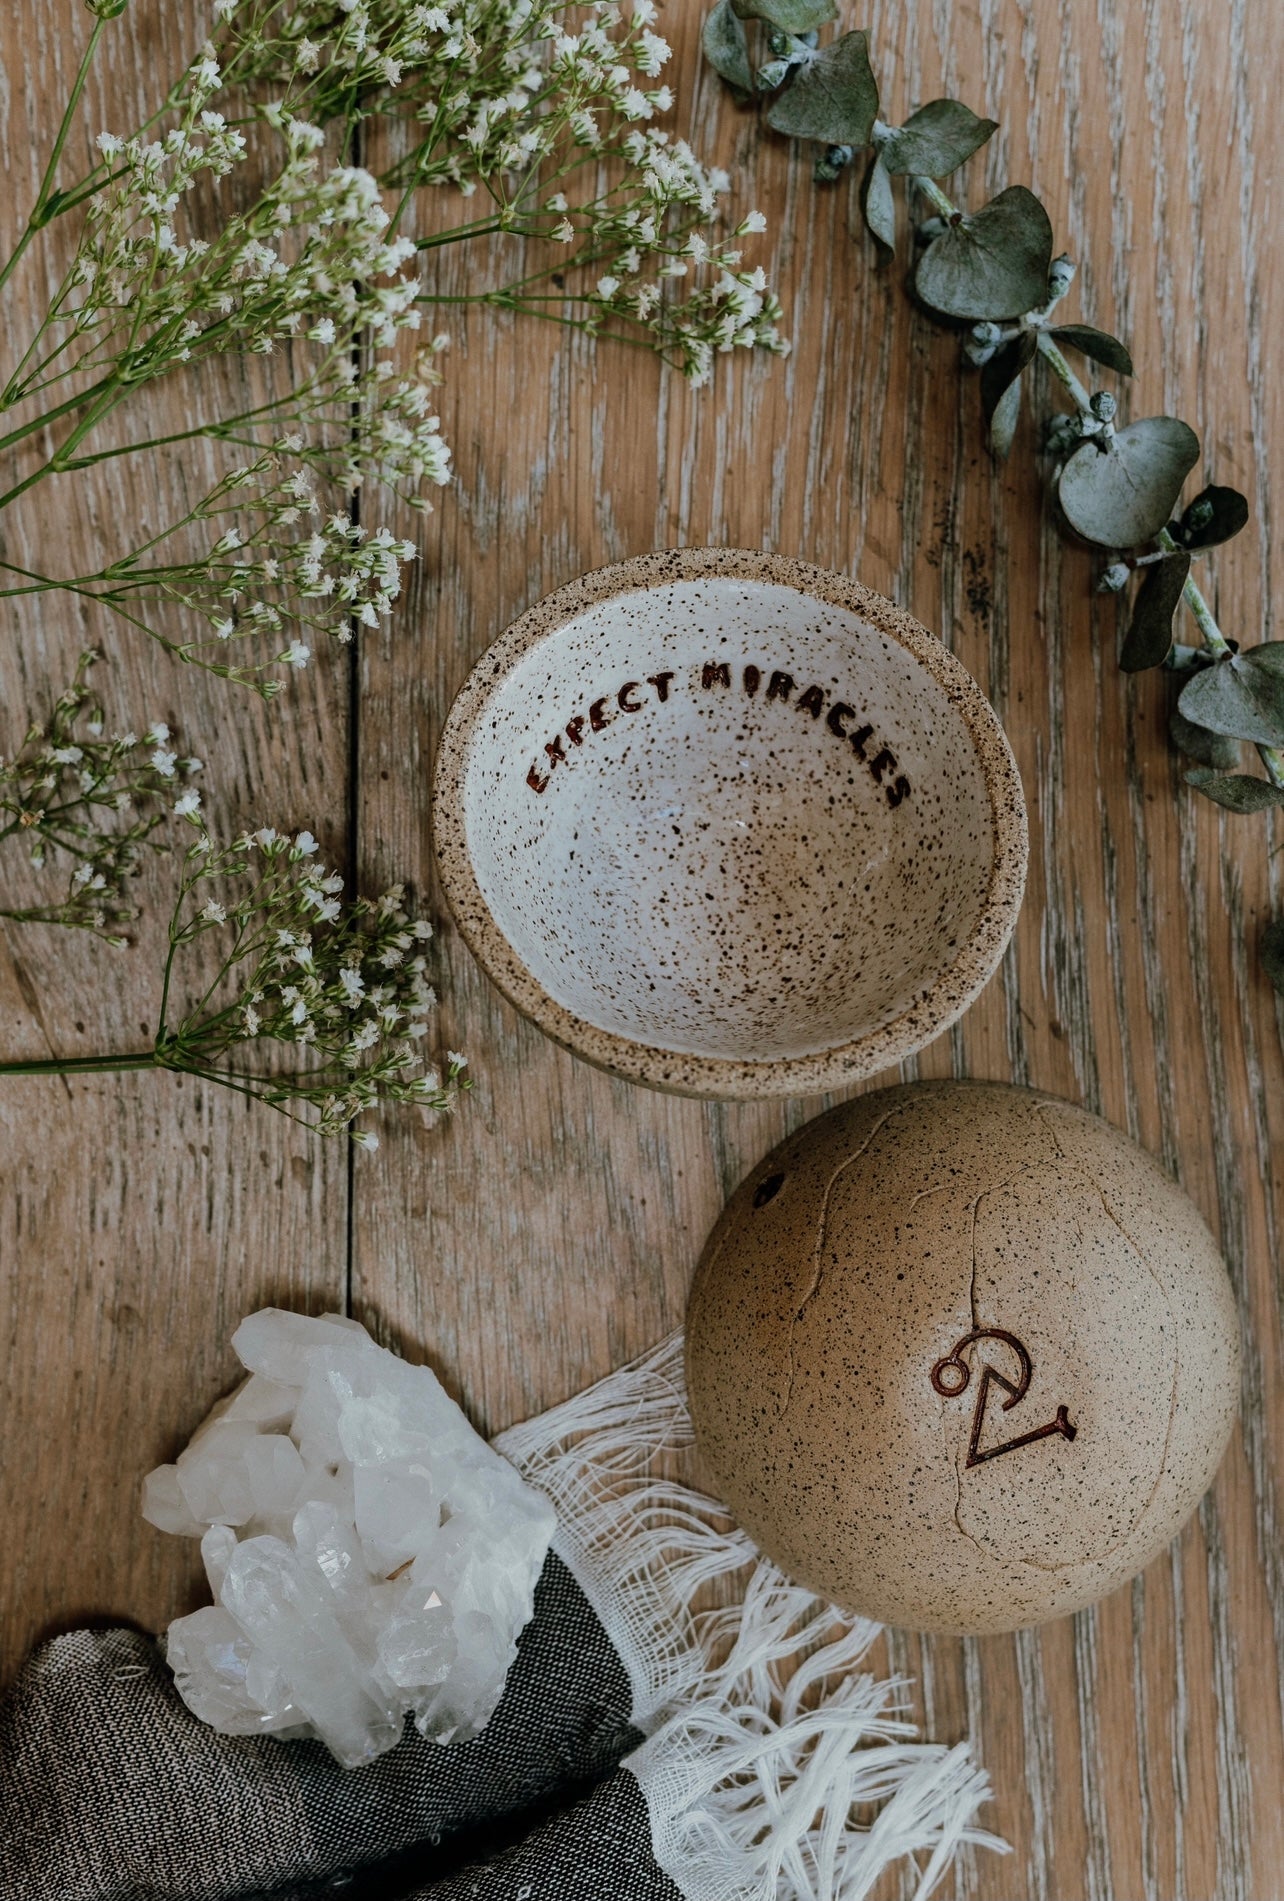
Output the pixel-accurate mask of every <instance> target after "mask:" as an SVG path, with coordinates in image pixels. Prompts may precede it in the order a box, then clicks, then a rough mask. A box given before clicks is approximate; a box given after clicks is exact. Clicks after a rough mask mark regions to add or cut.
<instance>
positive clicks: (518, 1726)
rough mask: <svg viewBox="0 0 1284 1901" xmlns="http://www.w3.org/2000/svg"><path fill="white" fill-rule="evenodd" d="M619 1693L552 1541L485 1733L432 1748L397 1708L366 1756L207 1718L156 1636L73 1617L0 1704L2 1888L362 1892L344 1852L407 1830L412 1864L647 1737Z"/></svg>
mask: <svg viewBox="0 0 1284 1901" xmlns="http://www.w3.org/2000/svg"><path fill="white" fill-rule="evenodd" d="M629 1703H630V1695H629V1685H628V1680H627V1677H626V1675H625V1672H624V1669H623V1667H622V1665H621V1664H620V1661H619V1659H618V1658H617V1656H616V1654H615V1652H614V1650H613V1649H612V1647H611V1645H610V1643H609V1642H608V1640H607V1638H606V1635H605V1632H604V1631H603V1630H602V1627H601V1624H600V1623H599V1622H598V1620H597V1617H596V1616H595V1615H594V1613H593V1611H592V1609H591V1608H590V1606H589V1603H588V1601H587V1599H586V1598H585V1596H584V1594H583V1592H582V1591H581V1590H580V1588H579V1586H578V1585H577V1584H576V1583H575V1580H574V1579H573V1578H572V1577H571V1575H570V1573H569V1571H567V1569H566V1567H565V1566H564V1565H563V1564H562V1563H561V1562H560V1560H559V1559H558V1558H557V1557H555V1556H553V1555H551V1554H550V1556H549V1558H548V1560H547V1563H546V1564H545V1568H544V1572H543V1575H542V1577H541V1579H540V1582H539V1586H538V1588H537V1590H536V1594H535V1615H534V1617H533V1619H532V1620H531V1622H530V1624H529V1625H528V1626H527V1628H526V1630H525V1631H524V1632H523V1633H522V1637H521V1640H520V1642H519V1645H518V1657H517V1661H516V1663H515V1664H514V1666H513V1669H512V1671H511V1672H510V1674H509V1678H508V1682H507V1684H506V1686H505V1689H504V1695H503V1698H502V1700H501V1702H500V1704H499V1707H498V1709H497V1710H496V1712H495V1714H494V1716H493V1717H492V1718H491V1720H490V1722H489V1724H488V1725H487V1727H486V1729H485V1731H484V1733H483V1734H482V1735H481V1736H479V1737H477V1738H476V1739H475V1740H474V1741H472V1742H469V1743H461V1744H459V1745H456V1746H454V1747H451V1748H446V1749H443V1748H441V1747H440V1746H439V1745H437V1744H436V1743H430V1742H425V1741H424V1739H423V1738H422V1737H421V1736H419V1735H418V1733H417V1732H416V1731H415V1730H414V1729H413V1727H412V1726H410V1725H407V1734H406V1737H405V1738H404V1739H403V1741H402V1742H401V1743H400V1744H399V1745H398V1746H397V1748H396V1749H394V1750H391V1751H389V1753H388V1754H387V1755H386V1756H382V1757H380V1758H379V1759H378V1760H377V1761H376V1762H373V1763H371V1764H370V1765H369V1766H368V1767H366V1768H363V1769H356V1770H344V1769H341V1768H340V1767H339V1766H338V1764H337V1763H335V1762H334V1761H333V1759H332V1758H331V1757H330V1755H329V1754H328V1752H327V1751H326V1750H325V1749H323V1748H322V1747H321V1746H320V1745H319V1744H316V1743H278V1742H274V1741H272V1740H270V1739H267V1738H263V1739H259V1738H238V1737H227V1736H219V1735H216V1734H215V1733H214V1731H212V1730H210V1729H207V1728H206V1727H205V1725H204V1724H202V1723H199V1722H198V1721H197V1720H196V1718H195V1717H194V1716H192V1715H191V1713H190V1711H188V1709H187V1708H186V1706H185V1705H184V1704H183V1703H182V1701H181V1700H180V1698H179V1697H178V1695H177V1693H176V1691H175V1689H174V1686H173V1682H172V1679H171V1677H170V1674H169V1671H168V1669H167V1668H166V1666H165V1664H164V1662H163V1659H162V1657H161V1654H160V1650H159V1646H158V1645H156V1644H155V1643H154V1642H153V1641H152V1640H151V1639H150V1638H147V1637H142V1636H140V1635H138V1634H137V1633H135V1632H132V1631H123V1630H111V1631H102V1632H94V1631H76V1632H73V1633H72V1634H71V1635H70V1636H67V1637H59V1638H55V1639H54V1640H53V1641H52V1642H51V1643H49V1644H45V1645H44V1646H42V1647H41V1649H40V1650H38V1651H37V1652H36V1653H35V1655H34V1656H33V1657H32V1659H31V1660H30V1662H29V1663H28V1665H27V1667H26V1669H25V1671H24V1672H23V1674H22V1675H21V1676H20V1677H19V1679H18V1681H17V1683H16V1684H15V1686H14V1688H13V1690H12V1691H11V1692H10V1693H9V1695H8V1697H7V1698H6V1699H5V1702H4V1704H3V1706H0V1901H231V1897H241V1896H247V1895H252V1894H262V1893H265V1892H271V1891H275V1892H277V1893H281V1892H283V1891H284V1892H290V1891H291V1890H294V1891H297V1892H300V1893H301V1892H303V1891H304V1890H305V1888H306V1889H307V1890H308V1891H310V1892H316V1888H315V1884H316V1883H317V1881H318V1880H321V1881H323V1882H326V1883H328V1884H329V1885H330V1886H331V1887H333V1884H334V1879H335V1877H345V1876H346V1877H349V1879H347V1880H343V1881H341V1885H340V1886H339V1888H338V1889H337V1890H335V1891H336V1892H340V1893H343V1894H344V1895H346V1896H355V1895H357V1894H359V1893H360V1892H361V1888H360V1886H359V1881H360V1879H361V1877H360V1876H357V1877H356V1879H352V1877H353V1876H354V1871H357V1870H359V1869H361V1868H363V1867H367V1868H368V1867H369V1866H370V1865H371V1864H373V1863H375V1862H377V1861H380V1860H387V1858H389V1857H391V1856H394V1855H397V1854H398V1853H400V1852H402V1851H405V1850H406V1849H408V1848H410V1847H412V1846H415V1847H416V1848H417V1854H416V1857H415V1866H414V1870H413V1877H414V1878H416V1879H417V1880H418V1881H419V1882H420V1884H422V1883H423V1882H424V1881H426V1880H429V1879H430V1878H432V1875H433V1869H434V1866H437V1865H440V1867H441V1869H442V1871H443V1873H444V1872H446V1871H447V1870H449V1869H455V1868H458V1867H459V1866H460V1864H461V1859H465V1860H467V1859H475V1858H476V1857H478V1856H484V1855H487V1854H488V1853H489V1852H490V1850H491V1849H492V1847H493V1846H494V1845H495V1836H496V1828H495V1827H494V1826H493V1824H494V1823H495V1821H496V1818H499V1817H503V1816H505V1815H511V1814H514V1813H516V1814H517V1815H518V1816H521V1817H530V1816H532V1815H535V1814H538V1813H539V1811H540V1807H541V1805H543V1806H545V1807H547V1806H548V1805H550V1804H551V1803H552V1802H553V1800H554V1798H556V1797H557V1796H558V1794H559V1793H563V1794H564V1795H566V1796H567V1797H571V1798H573V1797H574V1796H576V1795H577V1794H578V1793H579V1792H580V1791H581V1790H582V1789H583V1788H584V1786H585V1783H586V1782H587V1781H589V1780H590V1779H596V1778H600V1777H602V1776H604V1775H607V1774H608V1773H609V1772H610V1771H611V1770H613V1769H614V1767H615V1765H616V1764H617V1763H618V1762H619V1760H620V1758H621V1756H623V1755H624V1754H626V1753H627V1752H628V1750H630V1749H631V1748H633V1747H634V1746H635V1745H636V1743H637V1742H638V1741H639V1740H640V1739H639V1737H638V1734H637V1732H636V1731H635V1730H633V1729H632V1728H631V1726H630V1724H629V1721H628V1712H629ZM626 1780H628V1782H629V1783H630V1786H632V1787H633V1788H634V1789H635V1790H636V1784H633V1783H632V1778H626ZM589 1799H590V1801H591V1800H592V1798H589ZM639 1800H640V1797H639ZM572 1812H574V1811H572ZM488 1824H491V1825H492V1826H491V1828H490V1832H489V1835H488V1833H487V1825H488ZM470 1831H473V1832H474V1833H472V1834H470ZM608 1833H609V1831H608ZM503 1839H507V1837H504V1838H503ZM645 1839H646V1838H645V1835H644V1841H645ZM322 1891H323V1892H324V1891H325V1889H323V1890H322ZM385 1891H386V1884H385ZM370 1892H371V1895H372V1896H373V1895H374V1894H375V1893H376V1892H377V1889H376V1888H375V1887H373V1886H372V1887H371V1890H370ZM403 1892H404V1889H403ZM465 1892H467V1891H466V1890H465ZM479 1892H483V1893H484V1892H489V1890H479ZM497 1892H498V1891H497ZM593 1892H594V1894H595V1895H597V1896H600V1897H602V1901H607V1898H608V1897H610V1896H612V1895H614V1894H615V1893H616V1892H617V1890H616V1889H614V1888H612V1887H610V1886H609V1885H607V1886H602V1887H600V1888H598V1889H596V1890H594V1891H593ZM620 1892H623V1891H620ZM649 1893H650V1891H649V1890H639V1895H642V1896H645V1895H649Z"/></svg>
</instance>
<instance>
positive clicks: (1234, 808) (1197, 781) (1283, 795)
mask: <svg viewBox="0 0 1284 1901" xmlns="http://www.w3.org/2000/svg"><path fill="white" fill-rule="evenodd" d="M1186 782H1187V784H1188V785H1193V786H1195V787H1196V788H1197V789H1198V790H1199V791H1200V792H1202V793H1203V795H1204V797H1205V798H1206V799H1211V800H1212V801H1213V803H1214V805H1223V806H1225V808H1226V810H1227V811H1228V812H1264V811H1265V810H1266V808H1267V806H1270V805H1284V788H1281V787H1280V786H1277V785H1272V784H1271V782H1270V780H1269V779H1254V778H1253V777H1252V776H1251V775H1250V774H1249V773H1247V772H1232V773H1228V774H1227V775H1226V776H1225V777H1219V776H1218V774H1217V773H1215V772H1188V773H1187V774H1186Z"/></svg>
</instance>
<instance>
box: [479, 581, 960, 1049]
mask: <svg viewBox="0 0 1284 1901" xmlns="http://www.w3.org/2000/svg"><path fill="white" fill-rule="evenodd" d="M460 805H461V811H462V818H463V826H464V831H465V834H466V840H467V848H468V852H469V855H470V858H471V861H472V866H473V871H474V875H475V878H476V881H477V885H478V887H479V889H480V891H481V894H482V896H483V898H484V899H485V902H486V905H487V906H488V907H489V909H490V912H491V914H492V917H493V920H494V923H495V925H496V926H497V927H498V929H499V931H500V932H501V933H502V934H503V936H504V937H505V938H507V940H508V943H509V945H510V947H511V949H512V951H513V952H515V954H516V956H517V957H518V959H520V961H521V963H522V964H524V965H525V967H526V969H527V971H529V973H530V974H531V975H532V976H533V977H534V978H535V979H536V981H537V982H538V984H539V985H540V986H541V987H542V989H543V990H544V991H545V992H546V993H547V994H548V996H550V997H551V998H552V999H554V1001H555V1002H556V1003H558V1004H560V1005H561V1006H562V1007H563V1008H564V1009H565V1010H566V1011H569V1012H570V1013H571V1014H572V1015H573V1016H575V1017H577V1018H579V1019H582V1020H583V1021H585V1022H587V1023H588V1024H590V1025H593V1026H595V1027H596V1028H597V1029H599V1030H603V1031H607V1032H609V1033H611V1034H613V1035H615V1036H618V1037H623V1038H626V1039H629V1040H631V1041H634V1042H638V1043H642V1044H645V1045H647V1046H649V1047H652V1048H655V1049H660V1050H667V1051H673V1052H676V1053H683V1054H689V1055H696V1056H702V1057H711V1058H723V1059H732V1060H735V1061H740V1062H746V1061H747V1062H765V1061H773V1060H779V1059H782V1058H797V1057H805V1056H810V1055H813V1054H816V1053H818V1052H822V1051H826V1050H831V1049H833V1048H834V1047H835V1046H837V1045H841V1044H848V1043H851V1042H853V1041H856V1040H857V1039H860V1038H862V1037H864V1036H867V1035H869V1034H870V1033H871V1032H874V1031H876V1030H878V1029H880V1028H882V1027H883V1026H884V1025H886V1024H888V1023H889V1022H891V1021H892V1020H893V1019H895V1018H897V1017H898V1016H900V1015H901V1014H902V1013H904V1012H906V1011H908V1010H910V1009H911V1008H912V1007H913V1006H914V1004H915V1003H916V1001H918V1000H919V999H921V998H922V997H923V995H924V993H925V991H927V990H928V989H929V988H930V987H931V986H932V984H933V982H934V980H935V979H937V978H938V977H939V976H940V974H941V972H942V971H943V970H945V969H947V968H948V967H949V966H950V965H951V964H952V962H953V961H954V959H955V957H956V956H957V954H958V951H959V947H960V946H963V945H965V944H966V943H967V941H968V939H969V936H970V935H971V933H972V932H973V931H974V930H975V929H976V927H977V924H978V921H979V920H980V918H981V916H982V914H983V911H984V908H985V904H986V898H987V894H988V892H989V889H990V883H991V877H992V873H993V868H994V861H995V849H996V845H995V822H994V817H993V815H992V811H991V803H990V796H989V792H988V790H987V785H986V779H985V775H984V773H983V770H982V764H981V760H980V758H979V757H978V754H977V750H976V745H975V743H974V741H973V738H972V736H971V733H970V731H969V729H968V726H967V724H966V723H965V720H964V717H963V714H962V711H961V710H960V706H959V704H958V703H957V701H956V699H953V698H951V695H950V692H949V691H948V690H947V687H946V686H945V685H943V684H942V683H941V682H940V680H938V679H937V678H936V677H935V676H934V674H933V673H932V672H931V671H930V670H929V668H928V667H927V666H926V665H924V664H923V662H922V661H921V660H920V659H918V658H917V657H916V656H915V654H914V653H913V652H911V651H910V650H909V649H908V648H907V647H906V646H905V645H903V644H902V643H901V641H900V640H898V639H897V638H896V637H895V636H894V635H893V634H892V633H891V632H889V631H885V630H883V629H880V628H879V626H877V625H876V624H875V620H874V618H866V617H865V616H863V615H862V614H861V613H859V612H857V611H853V610H852V609H851V608H849V607H845V606H839V605H834V604H831V603H830V602H828V601H825V600H822V599H818V598H813V597H812V596H811V595H809V594H806V593H803V592H800V591H799V590H798V588H797V587H793V586H788V585H783V584H777V583H773V582H768V581H759V580H753V579H743V578H735V577H730V576H726V575H708V576H701V577H699V578H695V579H679V580H675V581H672V582H669V583H666V584H664V585H659V586H651V587H640V588H637V589H633V590H630V591H627V592H623V593H617V594H615V595H614V596H612V597H610V598H608V599H605V600H600V601H598V602H596V603H595V604H593V605H590V606H588V607H586V608H585V609H584V610H583V611H582V612H580V613H578V614H577V615H576V616H575V617H574V618H573V619H571V620H567V621H563V622H562V624H561V625H557V626H554V627H553V628H552V629H551V630H550V631H549V632H547V633H546V634H544V635H543V636H542V637H540V638H538V639H536V640H535V641H534V643H533V644H532V645H530V646H529V647H528V648H527V650H526V651H525V652H523V653H521V654H520V656H519V657H518V658H517V660H516V662H515V664H513V665H512V666H511V667H510V668H509V669H508V670H507V671H506V672H505V671H504V670H503V668H502V667H500V668H499V669H498V670H497V677H495V678H494V679H493V680H492V681H491V682H490V684H489V686H488V689H487V693H486V698H485V702H484V705H483V706H482V707H481V710H480V712H479V714H478V717H477V719H476V723H475V727H474V730H473V733H472V737H471V743H470V745H469V747H468V751H467V755H466V761H465V765H464V769H463V774H462V783H461V785H460ZM929 1033H930V1031H929Z"/></svg>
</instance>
